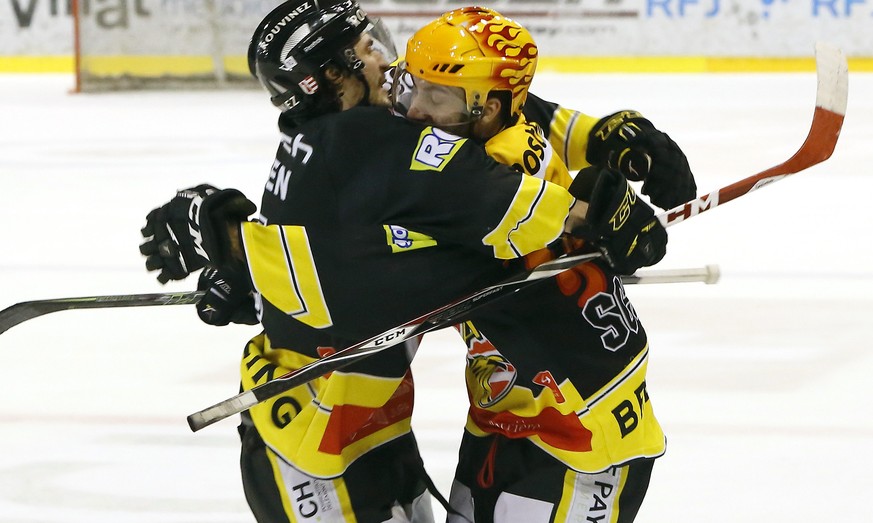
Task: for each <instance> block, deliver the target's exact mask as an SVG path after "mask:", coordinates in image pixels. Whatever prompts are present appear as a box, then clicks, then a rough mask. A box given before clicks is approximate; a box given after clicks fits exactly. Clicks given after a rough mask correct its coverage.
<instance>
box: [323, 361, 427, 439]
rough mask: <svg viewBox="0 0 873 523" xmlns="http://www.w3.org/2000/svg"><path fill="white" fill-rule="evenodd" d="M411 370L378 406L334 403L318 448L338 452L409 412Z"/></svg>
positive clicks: (393, 422)
mask: <svg viewBox="0 0 873 523" xmlns="http://www.w3.org/2000/svg"><path fill="white" fill-rule="evenodd" d="M413 396H414V393H413V384H412V374H411V373H410V372H408V371H407V373H406V375H405V376H404V377H403V382H402V383H401V384H400V386H398V387H397V390H396V391H395V392H394V395H392V396H391V398H390V399H389V400H388V401H387V402H386V403H385V405H383V406H382V407H380V408H378V409H373V408H369V407H361V406H358V405H336V406H335V407H334V408H333V410H332V411H331V413H330V419H329V420H328V422H327V427H325V430H324V436H322V439H321V444H320V445H319V446H318V450H319V452H324V453H325V454H334V455H337V456H338V455H340V454H341V453H342V451H343V449H345V448H346V447H348V446H349V445H351V444H352V443H354V442H356V441H359V440H361V439H364V438H365V437H367V436H369V435H371V434H374V433H376V432H378V431H379V430H381V429H383V428H385V427H390V426H391V425H393V424H395V423H397V422H399V421H402V420H404V419H406V418H408V417H410V416H412V403H413Z"/></svg>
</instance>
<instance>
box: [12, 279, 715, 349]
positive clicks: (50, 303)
mask: <svg viewBox="0 0 873 523" xmlns="http://www.w3.org/2000/svg"><path fill="white" fill-rule="evenodd" d="M718 277H719V274H718V266H717V265H707V266H705V267H700V268H688V269H668V270H650V271H642V272H638V273H635V274H631V275H630V276H622V277H621V282H622V283H624V284H626V285H640V284H643V285H644V284H650V283H686V282H697V281H699V282H703V283H706V284H711V283H715V282H717V281H718ZM203 294H204V291H187V292H165V293H156V294H119V295H111V296H83V297H81V298H55V299H49V300H34V301H23V302H21V303H16V304H15V305H11V306H9V307H7V308H5V309H3V310H2V311H0V334H3V333H4V332H6V331H8V330H9V329H11V328H12V327H15V326H16V325H18V324H19V323H24V322H26V321H28V320H32V319H34V318H38V317H40V316H44V315H46V314H49V313H52V312H58V311H68V310H73V309H106V308H113V307H146V306H154V305H190V304H193V303H197V301H198V300H199V299H200V298H201V297H202V296H203Z"/></svg>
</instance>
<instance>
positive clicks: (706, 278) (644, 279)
mask: <svg viewBox="0 0 873 523" xmlns="http://www.w3.org/2000/svg"><path fill="white" fill-rule="evenodd" d="M720 277H721V272H720V271H719V268H718V265H706V266H704V267H700V268H691V269H664V270H650V271H642V272H637V273H634V274H631V275H630V276H622V277H621V282H622V283H623V284H625V285H627V284H649V283H688V282H703V283H705V284H707V285H712V284H714V283H718V280H719V278H720Z"/></svg>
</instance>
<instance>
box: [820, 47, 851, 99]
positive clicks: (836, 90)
mask: <svg viewBox="0 0 873 523" xmlns="http://www.w3.org/2000/svg"><path fill="white" fill-rule="evenodd" d="M815 68H816V71H817V78H818V88H817V90H816V99H815V105H816V107H821V108H822V109H825V110H826V111H830V112H833V113H836V114H839V115H841V116H845V115H846V106H847V105H848V101H849V64H848V62H847V61H846V54H845V53H844V52H843V50H842V49H840V48H839V47H837V46H835V45H833V44H830V43H828V42H817V43H816V44H815Z"/></svg>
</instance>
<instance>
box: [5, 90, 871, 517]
mask: <svg viewBox="0 0 873 523" xmlns="http://www.w3.org/2000/svg"><path fill="white" fill-rule="evenodd" d="M71 85H72V79H71V78H70V77H69V76H66V75H60V76H58V75H34V76H17V75H4V76H0V297H2V300H0V308H2V307H6V306H8V305H11V304H13V303H17V302H21V301H26V300H35V299H41V298H57V297H70V296H90V295H98V294H122V293H124V294H129V293H142V292H160V291H163V290H168V289H170V290H187V289H190V288H193V286H194V284H195V282H183V283H174V284H171V285H167V286H166V287H161V286H160V285H159V284H158V283H157V282H156V281H155V280H154V278H153V276H152V275H150V274H147V273H146V271H145V270H144V269H143V260H142V258H141V257H140V255H139V253H138V251H137V245H138V243H139V228H140V227H141V226H142V225H143V223H144V216H145V214H146V213H147V212H148V211H149V210H150V209H151V208H152V207H154V206H155V205H157V204H159V203H161V202H163V201H165V200H167V199H168V198H169V197H170V196H171V195H172V192H173V191H174V190H176V189H177V188H181V187H186V186H190V185H193V184H196V183H200V182H211V183H213V184H215V185H219V186H235V187H239V188H240V189H242V190H243V191H244V192H246V194H248V195H249V196H250V197H252V198H253V199H256V200H257V199H259V194H260V191H261V188H262V186H263V183H264V181H265V180H266V175H267V173H268V171H269V168H270V164H271V162H272V156H273V153H274V151H275V147H276V144H277V134H276V127H275V118H276V113H275V110H274V109H273V108H272V106H271V105H270V104H269V102H268V101H267V97H266V96H265V95H264V94H262V93H261V92H259V91H256V90H252V91H237V92H160V93H120V94H99V95H71V94H69V93H68V90H69V88H70V87H71ZM815 87H816V83H815V78H814V75H813V74H812V73H797V74H778V75H767V74H740V75H733V74H709V75H577V76H573V75H555V74H545V73H542V74H540V76H539V77H538V78H537V80H536V81H535V89H534V91H535V92H537V93H539V94H540V95H542V96H544V97H546V98H548V99H553V100H556V101H560V102H562V103H564V104H565V105H567V106H570V107H575V108H579V109H582V110H585V111H587V112H589V113H591V114H606V113H608V112H611V111H613V110H618V109H622V108H635V109H639V110H640V111H642V112H643V113H644V114H646V115H647V116H649V117H650V118H651V119H652V120H653V121H654V122H656V124H657V125H658V126H660V127H661V128H662V129H665V130H667V131H668V132H669V133H670V135H671V136H672V137H673V138H674V139H675V140H676V141H677V142H678V143H679V144H681V145H682V147H683V148H684V149H685V151H686V152H687V154H688V157H689V159H690V161H691V165H692V167H693V169H694V172H695V173H696V176H697V181H698V185H699V188H700V191H701V192H709V191H711V190H714V189H717V188H719V187H722V186H725V185H728V184H729V183H732V182H734V181H736V180H739V179H741V178H745V177H746V176H749V175H751V174H754V173H756V172H758V171H761V170H763V169H764V168H766V167H769V166H771V165H775V164H777V163H779V162H781V161H783V160H785V159H787V158H788V157H789V156H790V155H791V154H792V153H793V152H794V151H795V150H796V149H797V147H798V146H799V145H800V143H801V142H802V141H803V139H804V138H805V136H806V132H807V129H808V126H809V122H810V120H811V117H812V109H813V104H814V99H815ZM870 93H873V76H871V75H864V74H853V73H850V96H849V107H848V115H847V118H846V123H845V126H844V129H843V133H842V137H841V139H840V143H839V144H838V145H837V149H836V152H835V154H834V156H833V158H831V159H830V160H828V161H826V162H825V163H823V164H821V165H819V166H816V167H813V168H811V169H809V170H808V171H805V172H801V173H799V174H797V175H795V176H792V177H790V178H787V179H785V180H783V181H780V182H779V183H777V184H773V185H771V186H769V187H766V188H764V189H762V190H760V191H757V192H755V193H752V194H749V195H748V196H746V197H743V198H741V199H739V200H736V201H734V202H731V203H728V204H726V205H724V207H720V208H718V209H715V210H713V211H711V212H708V213H705V214H704V215H701V216H699V217H697V218H694V219H693V220H689V221H687V222H685V223H682V224H679V225H677V226H676V227H674V228H671V230H670V245H669V247H670V252H669V254H668V255H667V257H666V258H665V259H664V261H663V262H662V263H661V265H660V268H682V267H699V266H702V265H706V264H718V265H719V266H720V268H721V272H722V279H721V281H720V282H719V283H718V284H717V285H709V286H707V285H703V284H700V283H687V284H673V285H649V286H643V285H638V286H634V287H630V288H629V294H630V297H631V299H632V300H633V302H634V304H635V306H636V308H637V310H638V312H639V313H640V315H641V317H642V319H643V322H644V324H645V325H646V328H647V330H648V333H649V337H650V341H651V346H652V352H651V363H650V371H649V377H648V389H649V392H650V395H651V399H652V402H653V404H654V406H655V411H656V413H657V416H658V418H659V420H660V421H661V423H662V424H663V426H664V428H665V430H666V432H667V435H668V440H669V445H668V451H667V454H666V455H665V456H664V457H663V458H662V459H660V460H659V461H658V462H657V464H656V466H655V470H654V476H653V478H652V483H651V487H650V489H649V493H648V497H647V499H646V502H645V504H644V505H643V509H642V511H641V512H640V515H639V518H638V521H640V522H677V521H678V522H697V521H708V522H733V521H739V520H741V521H752V522H767V523H772V522H795V521H820V520H827V521H862V520H869V517H870V516H869V502H868V500H867V498H866V496H867V495H869V489H870V487H873V456H871V454H873V419H871V414H873V409H871V407H870V403H869V391H870V389H869V386H870V383H871V379H870V378H871V375H873V351H871V349H870V338H869V336H868V333H869V326H870V325H871V319H870V314H871V313H873V296H871V294H873V268H871V265H873V247H871V218H870V217H871V211H870V194H871V189H873V172H871V170H873V169H871V166H873V154H871V148H873V98H871V96H870ZM410 277H414V275H410ZM254 333H255V329H254V328H252V327H227V328H221V329H218V328H210V327H208V326H206V325H203V324H201V323H200V322H199V321H198V320H197V318H196V315H195V314H194V311H193V309H192V308H190V307H182V306H177V307H159V308H140V309H107V310H95V311H67V312H58V313H54V314H50V315H47V316H44V317H42V318H38V319H35V320H32V321H30V322H27V323H24V324H22V325H19V326H17V327H14V328H13V329H11V330H9V331H8V332H6V333H4V334H3V335H2V336H0V390H2V396H0V427H2V428H0V522H3V523H37V522H38V523H60V522H89V523H135V522H136V523H155V522H166V523H181V522H186V523H207V522H209V523H216V522H217V523H221V522H251V521H253V519H252V517H251V516H250V515H249V512H248V509H247V507H246V504H245V501H244V498H243V494H242V489H241V487H240V481H239V479H238V478H239V476H238V468H237V459H238V457H237V453H238V441H237V437H236V431H235V426H236V420H235V419H230V420H226V421H223V422H220V423H218V424H216V425H215V426H212V427H209V428H207V429H204V430H202V431H201V432H198V433H191V432H190V431H189V429H188V427H187V425H186V423H185V416H186V415H188V414H190V413H191V412H194V411H196V410H199V409H201V408H203V407H206V406H208V405H211V404H212V403H214V402H216V401H218V400H221V399H224V398H226V397H228V396H230V395H233V394H234V393H236V391H237V386H238V385H237V364H238V359H239V356H240V351H241V349H242V347H243V344H244V342H245V341H246V340H247V339H248V337H249V336H251V335H252V334H254ZM463 360H464V356H463V351H462V349H461V347H460V346H459V344H458V342H457V340H456V339H455V337H454V334H453V333H436V334H434V335H429V336H428V337H427V338H426V341H425V344H424V345H423V347H422V349H421V351H420V353H419V356H418V358H417V359H416V361H415V363H414V366H415V372H416V385H417V405H416V413H415V417H414V424H415V428H416V430H417V434H418V437H419V440H420V445H421V448H422V451H423V453H424V459H425V462H426V464H427V466H428V469H429V471H430V473H431V475H432V476H433V477H434V479H435V481H436V483H437V485H438V486H439V487H440V488H441V489H442V490H443V492H447V491H448V487H449V484H450V481H451V476H452V472H453V467H454V463H455V451H456V446H457V442H458V439H459V437H460V434H461V428H462V426H463V420H464V414H465V406H464V405H465V401H466V396H465V393H464V390H463V385H462V380H461V375H462V366H463ZM437 513H438V518H440V517H441V516H440V514H442V509H441V508H439V507H437Z"/></svg>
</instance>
